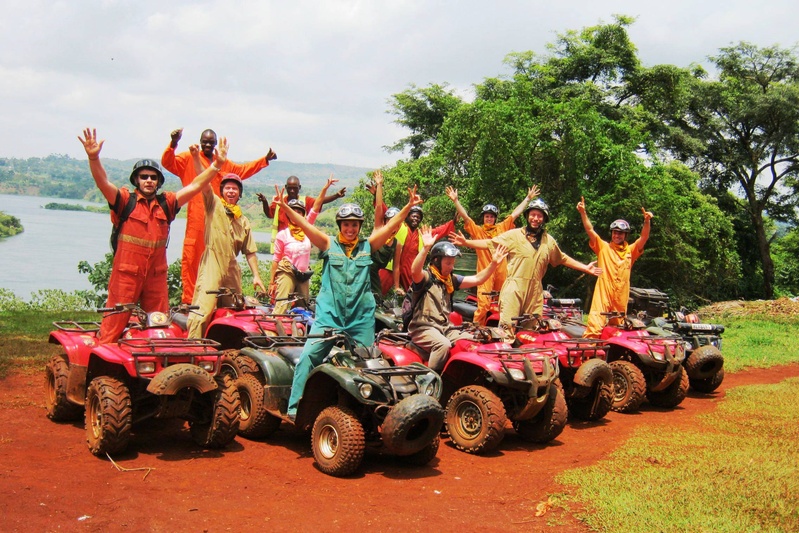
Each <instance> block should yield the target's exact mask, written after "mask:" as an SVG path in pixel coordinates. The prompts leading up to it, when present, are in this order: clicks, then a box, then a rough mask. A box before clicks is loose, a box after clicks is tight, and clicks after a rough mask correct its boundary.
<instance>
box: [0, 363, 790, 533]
mask: <svg viewBox="0 0 799 533" xmlns="http://www.w3.org/2000/svg"><path fill="white" fill-rule="evenodd" d="M792 376H799V364H794V365H789V366H784V367H779V368H772V369H768V370H749V371H745V372H739V373H736V374H730V375H728V376H727V377H726V379H725V381H724V383H723V384H722V386H721V388H720V390H719V391H717V392H716V393H714V394H712V395H706V396H702V395H694V394H689V397H688V398H687V399H686V400H685V401H684V402H683V403H682V404H681V405H680V406H679V407H678V408H677V409H675V410H674V411H665V410H658V409H654V408H650V407H648V406H646V404H645V406H644V410H643V411H642V412H641V413H639V414H635V415H621V414H618V413H611V414H609V415H608V417H607V418H606V419H604V420H602V421H600V422H598V423H574V422H570V423H569V424H568V425H567V427H566V429H565V430H564V432H563V433H562V434H561V436H560V437H558V439H556V440H555V441H554V442H553V443H551V445H549V446H533V445H528V444H526V443H523V442H522V441H520V440H519V439H518V438H517V437H516V435H515V434H514V433H513V431H512V430H509V434H508V435H507V436H506V437H505V440H504V441H503V442H502V444H501V446H500V449H499V451H497V452H496V453H494V454H491V455H488V456H472V455H467V454H465V453H462V452H458V451H457V450H455V449H454V448H453V447H451V446H449V445H448V444H447V442H446V441H444V442H443V443H442V446H441V449H440V450H439V453H438V457H437V458H436V459H434V460H433V462H432V463H431V464H430V465H428V466H427V467H422V468H409V467H407V466H404V465H402V464H400V463H399V462H397V461H396V460H394V459H392V458H390V457H387V456H382V455H378V454H373V453H368V454H367V457H366V459H365V461H364V464H363V466H362V468H361V470H360V471H359V473H358V474H356V476H354V477H352V478H347V479H339V478H333V477H329V476H326V475H324V474H322V473H321V472H319V471H318V470H316V468H315V467H314V461H313V456H312V455H311V451H310V443H309V438H308V437H307V436H305V435H304V434H302V433H299V432H295V431H293V430H288V429H286V427H285V426H283V428H282V429H281V431H279V432H278V433H277V434H276V435H274V436H273V437H271V438H270V440H269V442H254V441H248V440H246V439H243V438H240V437H239V438H237V439H236V441H235V442H234V443H233V444H232V445H231V446H229V447H228V448H227V449H225V450H223V451H203V450H199V449H198V448H197V447H195V445H194V444H193V443H192V441H191V438H190V436H189V434H188V430H187V429H186V428H184V427H182V426H181V424H180V422H179V421H165V422H160V421H156V422H155V423H151V424H150V425H147V426H144V427H142V428H139V431H138V433H137V434H136V435H135V436H134V439H133V441H132V443H131V446H130V451H128V452H127V453H126V454H125V455H121V456H119V457H115V458H114V459H115V461H116V462H117V464H119V465H120V466H122V467H124V468H140V469H145V470H136V471H125V472H121V471H118V470H116V469H115V468H114V466H113V465H112V463H111V462H109V461H107V460H101V459H97V458H95V457H94V456H92V455H91V454H90V453H89V451H88V449H87V448H86V444H85V442H84V431H83V423H82V422H80V423H76V424H57V423H53V422H51V421H50V420H48V419H47V418H46V417H45V413H44V385H43V380H44V377H43V373H42V375H35V376H30V375H12V376H11V377H9V378H7V379H5V380H0V531H3V532H8V531H103V532H105V531H164V532H172V531H212V532H214V531H255V530H266V529H268V530H270V531H367V530H375V531H421V530H425V531H474V530H476V529H478V528H479V529H480V530H481V531H488V532H490V531H512V530H523V531H538V530H541V529H544V528H547V526H548V524H554V525H555V527H549V528H547V530H554V531H568V532H573V531H587V528H585V526H583V525H582V524H581V523H580V522H579V521H578V520H576V519H575V518H574V517H573V516H572V515H569V514H567V513H565V512H564V511H563V510H560V509H557V508H556V509H554V510H552V511H550V512H548V513H546V514H545V515H544V516H542V517H535V512H536V505H537V504H539V503H540V502H542V501H545V500H546V499H547V496H548V495H549V494H553V493H557V492H560V491H562V487H561V486H559V485H558V484H557V483H555V482H554V481H553V478H554V476H555V475H556V474H558V473H559V472H561V471H563V470H566V469H568V468H572V467H575V466H583V465H589V464H591V463H594V462H596V461H599V460H601V459H603V458H605V457H606V456H607V455H608V454H609V453H610V452H612V451H613V450H615V449H616V448H618V447H619V446H620V445H622V444H623V443H624V441H625V440H626V439H627V438H628V437H629V436H630V434H631V432H632V430H633V429H634V428H635V427H636V426H640V425H641V424H647V425H660V424H667V423H668V424H675V423H676V424H679V425H680V426H691V425H694V424H696V415H697V414H699V413H705V412H708V411H710V410H712V409H714V407H715V405H716V403H717V402H718V401H719V400H721V399H723V398H724V394H725V391H726V390H728V389H730V388H732V387H737V386H741V385H748V384H753V383H776V382H779V381H781V380H783V379H785V378H787V377H792ZM148 468H149V469H151V470H149V473H148V472H147V470H146V469H148ZM145 474H146V475H145ZM570 505H571V507H572V508H573V507H574V505H573V504H570Z"/></svg>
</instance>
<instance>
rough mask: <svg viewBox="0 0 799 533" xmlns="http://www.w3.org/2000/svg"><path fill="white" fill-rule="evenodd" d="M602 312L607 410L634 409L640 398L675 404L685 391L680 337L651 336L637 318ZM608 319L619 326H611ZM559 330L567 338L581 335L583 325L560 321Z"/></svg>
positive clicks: (658, 404)
mask: <svg viewBox="0 0 799 533" xmlns="http://www.w3.org/2000/svg"><path fill="white" fill-rule="evenodd" d="M602 314H603V315H604V316H606V317H608V321H609V323H608V325H606V326H605V327H604V328H603V329H602V333H601V335H600V339H602V340H603V341H605V342H606V343H607V344H608V351H607V354H608V355H607V361H608V362H609V363H610V367H611V369H613V386H614V396H613V406H612V407H611V409H613V410H614V411H619V412H622V413H629V412H633V411H637V410H638V408H639V407H640V406H641V404H642V403H643V401H644V398H646V399H647V400H649V403H651V404H652V405H655V406H658V407H666V408H673V407H676V406H678V405H679V404H680V403H681V402H682V401H683V400H684V399H685V395H686V393H687V392H688V374H687V373H686V372H685V370H684V369H683V367H682V362H683V359H685V345H684V343H683V341H682V339H681V338H680V337H677V336H670V337H662V336H654V335H651V334H650V333H649V332H648V331H646V326H645V325H644V323H643V322H642V321H641V320H639V319H638V318H635V317H631V316H627V315H626V314H625V313H623V312H611V313H602ZM611 320H612V321H614V322H619V325H611V324H610V321H611ZM563 331H564V332H565V333H566V335H568V336H569V337H572V338H582V337H583V335H584V333H585V326H583V325H582V324H577V323H573V322H564V325H563Z"/></svg>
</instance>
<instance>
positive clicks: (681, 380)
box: [646, 367, 688, 409]
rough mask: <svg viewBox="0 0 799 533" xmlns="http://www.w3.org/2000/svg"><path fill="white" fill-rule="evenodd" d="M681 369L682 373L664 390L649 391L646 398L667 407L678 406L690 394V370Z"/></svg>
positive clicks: (656, 404)
mask: <svg viewBox="0 0 799 533" xmlns="http://www.w3.org/2000/svg"><path fill="white" fill-rule="evenodd" d="M679 369H680V370H679V372H680V375H679V376H677V377H676V378H675V379H674V381H673V382H672V383H671V385H669V386H668V387H666V388H665V389H663V390H662V391H658V392H652V391H647V393H646V398H647V400H649V403H651V404H652V405H655V406H657V407H666V408H667V409H671V408H673V407H677V406H678V405H680V404H681V403H682V401H683V400H684V399H685V396H686V395H687V394H688V372H686V371H685V369H684V368H683V367H679Z"/></svg>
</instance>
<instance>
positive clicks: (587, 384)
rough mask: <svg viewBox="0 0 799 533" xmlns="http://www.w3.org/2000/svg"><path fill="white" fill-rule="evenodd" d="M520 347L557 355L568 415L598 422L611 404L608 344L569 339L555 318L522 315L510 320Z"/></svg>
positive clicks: (598, 341) (611, 384)
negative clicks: (523, 346)
mask: <svg viewBox="0 0 799 533" xmlns="http://www.w3.org/2000/svg"><path fill="white" fill-rule="evenodd" d="M513 322H514V325H515V329H516V341H517V343H519V344H521V345H532V346H536V347H539V348H551V349H552V350H553V351H554V352H555V353H556V354H557V356H558V366H559V374H560V382H561V383H562V384H563V390H564V393H565V395H566V403H567V405H568V407H569V415H570V416H574V417H576V418H580V419H582V420H599V419H600V418H602V417H604V416H605V415H606V414H607V413H608V411H610V407H611V405H612V403H613V370H611V368H610V365H608V363H607V362H605V358H606V357H607V350H608V344H607V343H606V342H605V341H601V340H599V339H580V338H575V339H573V338H571V337H569V336H568V335H566V334H565V333H564V332H563V331H561V323H560V321H559V320H557V319H555V318H542V317H539V316H537V315H523V316H520V317H515V318H514V319H513Z"/></svg>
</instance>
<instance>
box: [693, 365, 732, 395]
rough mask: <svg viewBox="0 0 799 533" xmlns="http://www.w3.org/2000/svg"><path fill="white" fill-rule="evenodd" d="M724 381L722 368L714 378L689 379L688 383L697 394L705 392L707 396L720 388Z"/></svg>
mask: <svg viewBox="0 0 799 533" xmlns="http://www.w3.org/2000/svg"><path fill="white" fill-rule="evenodd" d="M722 381H724V369H723V368H722V369H721V370H719V371H718V372H716V375H715V376H713V377H712V378H708V379H691V378H688V382H689V383H690V384H691V388H692V389H693V390H695V391H696V392H703V393H705V394H707V393H710V392H713V391H714V390H716V389H718V388H719V385H721V382H722Z"/></svg>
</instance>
